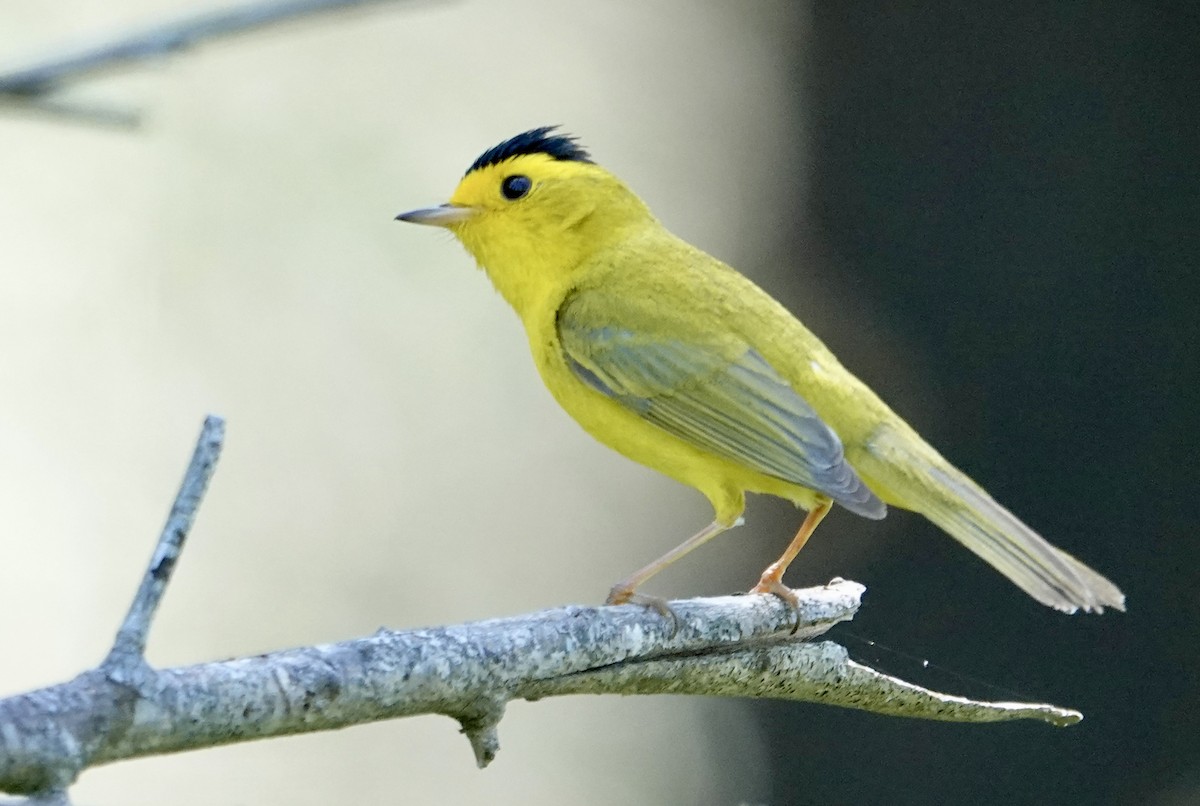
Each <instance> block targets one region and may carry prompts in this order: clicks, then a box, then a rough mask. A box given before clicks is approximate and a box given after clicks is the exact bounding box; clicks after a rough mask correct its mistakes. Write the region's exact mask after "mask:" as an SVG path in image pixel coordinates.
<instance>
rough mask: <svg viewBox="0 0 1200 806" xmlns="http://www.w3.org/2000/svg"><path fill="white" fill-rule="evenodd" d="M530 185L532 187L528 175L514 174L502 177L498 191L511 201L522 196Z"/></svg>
mask: <svg viewBox="0 0 1200 806" xmlns="http://www.w3.org/2000/svg"><path fill="white" fill-rule="evenodd" d="M531 187H533V182H530V181H529V177H528V176H521V175H520V174H516V175H514V176H506V177H505V178H504V181H503V182H501V183H500V192H501V193H503V194H504V198H506V199H509V200H510V201H511V200H512V199H519V198H521V197H522V196H524V195H525V194H526V193H528V192H529V189H530V188H531Z"/></svg>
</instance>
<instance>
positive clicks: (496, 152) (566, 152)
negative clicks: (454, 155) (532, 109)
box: [467, 126, 592, 174]
mask: <svg viewBox="0 0 1200 806" xmlns="http://www.w3.org/2000/svg"><path fill="white" fill-rule="evenodd" d="M557 128H558V126H541V127H539V128H537V129H530V130H529V131H527V132H522V133H521V134H518V135H517V136H516V137H512V138H510V139H508V140H505V141H504V142H503V143H501V144H500V145H498V146H493V147H492V148H489V149H488V150H487V151H485V152H483V153H482V154H480V155H479V159H477V160H475V161H474V162H473V163H471V167H470V168H468V169H467V173H468V174H469V173H471V172H472V171H477V170H479V169H480V168H486V167H488V166H489V165H497V164H499V163H501V162H504V161H505V160H510V159H512V158H513V157H520V156H523V155H525V154H545V155H546V156H548V157H552V158H553V159H556V160H569V161H572V162H591V161H592V156H591V154H588V153H587V151H586V150H584V148H583V147H582V146H580V145H579V143H578V142H577V141H576V140H575V138H574V137H572V136H571V135H569V134H554V133H553V132H554V130H555V129H557Z"/></svg>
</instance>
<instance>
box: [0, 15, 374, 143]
mask: <svg viewBox="0 0 1200 806" xmlns="http://www.w3.org/2000/svg"><path fill="white" fill-rule="evenodd" d="M391 1H393V0H273V2H258V3H248V4H246V5H243V6H238V7H235V8H230V9H224V10H220V11H209V12H205V13H202V14H194V15H190V16H187V17H183V18H181V19H177V20H173V21H171V22H166V23H161V24H159V25H155V26H152V27H149V28H146V29H143V30H141V31H136V32H133V33H127V34H122V35H119V36H116V37H113V38H110V39H104V40H101V41H99V42H95V43H92V44H88V45H82V46H77V47H73V48H69V49H66V50H64V51H63V52H61V53H59V54H56V55H54V56H49V57H46V58H44V59H41V60H38V61H35V62H34V63H32V64H30V65H27V66H24V67H19V68H15V69H13V70H9V71H8V72H5V73H0V103H5V104H7V105H9V106H17V107H21V108H25V109H32V110H35V111H42V112H47V113H50V114H55V115H67V116H73V117H77V118H83V119H87V120H89V121H90V122H94V123H109V124H118V125H133V124H136V123H137V114H136V113H133V112H130V111H128V110H114V109H106V108H103V107H95V106H79V105H75V104H64V103H60V102H55V101H53V100H51V99H49V98H48V96H49V95H51V94H52V93H54V92H55V91H57V90H59V89H61V88H62V87H63V85H64V84H66V83H68V82H70V81H78V80H81V79H84V78H88V77H91V76H93V75H95V74H96V73H99V72H102V71H107V70H114V69H116V68H119V67H124V66H127V65H129V64H134V63H137V62H143V61H149V60H151V59H161V58H166V57H167V56H169V55H171V54H173V53H176V52H179V51H183V50H187V49H188V48H191V47H194V46H195V45H198V44H200V43H201V42H204V41H205V40H208V39H216V38H218V37H225V36H230V35H233V34H241V33H247V32H249V31H253V30H256V29H258V28H264V27H266V26H268V25H273V24H276V23H280V22H284V21H286V20H290V19H294V18H298V17H303V16H308V15H312V14H318V13H327V12H332V11H342V10H345V9H349V8H354V7H359V6H368V5H374V4H377V3H382V2H391Z"/></svg>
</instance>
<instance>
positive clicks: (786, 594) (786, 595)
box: [750, 574, 800, 635]
mask: <svg viewBox="0 0 1200 806" xmlns="http://www.w3.org/2000/svg"><path fill="white" fill-rule="evenodd" d="M750 593H769V594H771V595H772V596H778V597H779V598H780V599H782V600H783V603H784V604H785V605H787V607H788V609H789V610H791V611H792V617H793V621H792V632H791V635H795V634H796V631H797V630H799V629H800V597H799V596H797V595H796V592H795V591H794V590H792V589H791V588H789V587H788V586H787V585H784V584H783V582H782V581H780V580H779V579H776V578H775V577H773V576H770V575H769V574H763V577H762V579H761V580H759V582H758V584H757V585H755V586H754V587H753V588H751V589H750Z"/></svg>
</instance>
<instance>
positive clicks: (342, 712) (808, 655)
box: [0, 418, 1082, 803]
mask: <svg viewBox="0 0 1200 806" xmlns="http://www.w3.org/2000/svg"><path fill="white" fill-rule="evenodd" d="M222 435H223V428H222V424H221V422H220V420H219V419H217V418H209V419H208V420H207V421H206V423H205V428H204V430H203V431H202V433H201V438H200V441H199V444H198V445H197V448H196V452H195V455H194V456H193V460H192V463H191V465H190V466H189V470H188V472H187V474H186V475H185V478H184V482H183V485H182V486H181V489H180V494H179V496H178V497H177V498H176V503H175V506H174V507H172V511H171V515H170V517H169V518H168V521H167V526H166V527H165V528H164V529H163V533H162V535H161V536H160V539H159V544H158V548H157V549H156V550H155V552H154V555H153V557H152V559H151V562H150V566H149V569H148V570H147V577H146V579H145V581H144V582H143V584H142V586H141V588H139V592H138V594H137V597H136V598H135V602H134V605H133V607H132V608H131V610H130V615H129V617H127V619H126V622H125V624H124V625H123V627H122V629H121V631H120V632H119V633H118V638H117V642H116V644H115V645H114V649H113V651H112V652H111V653H110V655H109V658H108V660H106V661H105V662H104V663H102V664H101V665H100V666H98V667H97V668H95V669H92V670H90V671H87V672H84V673H83V674H81V675H79V676H78V677H76V678H75V679H74V680H71V681H68V682H66V683H62V684H59V685H56V686H50V687H48V688H43V689H39V690H37V691H32V692H28V693H26V694H19V695H15V696H12V697H8V698H6V699H0V791H2V792H8V793H11V794H23V795H28V796H30V797H31V798H35V799H37V802H43V803H49V802H54V803H66V802H67V800H66V792H67V788H68V787H69V786H70V784H71V783H72V782H73V781H74V780H75V778H76V777H77V776H78V775H79V773H80V772H81V771H83V770H84V769H86V768H88V767H90V766H94V765H98V764H105V763H109V762H113V761H118V760H122V759H130V758H137V757H139V756H146V755H153V754H159V753H171V752H178V751H181V750H195V749H200V748H205V747H213V746H216V745H220V744H228V743H232V742H239V741H246V740H250V739H260V738H266V737H271V736H284V735H288V734H294V733H304V732H309V731H318V730H329V729H333V728H342V727H346V726H349V725H357V724H362V723H367V722H374V721H378V720H382V719H392V718H396V717H402V716H414V715H418V714H442V715H445V716H449V717H451V718H453V719H455V720H457V721H458V722H459V723H460V724H461V726H462V728H463V732H464V733H466V734H467V737H468V739H469V740H470V743H471V746H472V749H473V750H474V753H475V758H476V762H477V763H478V764H479V766H481V767H482V766H485V765H486V764H488V763H489V762H490V761H491V760H492V759H493V758H494V757H495V754H496V751H497V749H498V747H499V739H498V735H497V732H496V727H497V724H498V723H499V721H500V719H501V717H502V716H503V714H504V708H505V705H506V703H508V702H509V701H510V700H513V699H522V698H523V699H539V698H542V697H549V696H555V695H563V694H658V693H662V694H708V695H714V696H736V697H770V698H776V699H790V700H803V701H809V702H819V703H825V704H830V705H840V706H845V707H851V708H860V709H863V710H868V711H874V712H877V713H881V714H891V715H899V716H911V717H919V718H927V719H942V720H957V721H966V722H991V721H997V720H1004V719H1027V718H1032V719H1041V720H1044V721H1046V722H1050V723H1052V724H1056V725H1068V724H1072V723H1074V722H1077V721H1078V720H1079V719H1081V718H1082V717H1081V715H1080V714H1079V713H1077V712H1074V711H1069V710H1066V709H1061V708H1055V707H1053V706H1049V705H1038V704H1022V703H986V702H975V701H971V700H967V699H963V698H961V697H954V696H951V695H946V694H939V693H937V692H933V691H928V690H926V689H923V688H920V687H918V686H914V685H912V684H910V683H905V682H904V681H901V680H897V679H895V678H892V677H888V676H886V675H882V674H880V673H878V672H876V671H874V670H872V669H870V668H868V667H865V666H861V665H859V664H857V663H855V662H853V661H851V660H849V659H848V657H847V654H846V651H845V650H844V649H843V648H842V647H840V646H838V645H837V644H834V643H831V642H828V641H821V642H817V643H813V642H812V641H811V639H813V638H815V637H816V636H819V635H821V634H822V633H824V632H826V631H827V630H829V629H830V628H831V627H833V626H834V625H835V624H837V623H838V622H840V621H846V620H849V619H850V618H852V617H853V615H854V613H855V612H856V611H857V610H858V607H859V602H860V599H861V596H862V593H863V590H864V589H863V587H862V586H861V585H859V584H858V583H855V582H848V581H845V580H835V581H833V582H831V583H830V584H828V585H825V586H822V587H817V588H810V589H807V590H803V591H797V593H798V594H799V597H800V613H799V621H800V627H799V629H798V631H796V633H795V634H792V628H793V626H794V625H795V624H796V617H795V614H793V613H792V612H791V611H790V610H789V609H788V608H787V607H786V606H785V605H784V604H783V603H782V602H781V601H779V600H778V599H776V598H775V597H771V596H761V595H747V596H726V597H718V598H708V599H689V600H685V601H678V602H672V604H671V606H672V609H673V610H674V611H675V613H676V614H677V616H678V620H677V623H672V622H670V621H668V620H666V619H663V618H662V617H661V616H660V615H659V614H657V613H656V612H654V611H652V610H647V609H645V608H642V607H639V606H635V605H624V606H620V607H563V608H557V609H553V610H546V611H542V612H539V613H532V614H529V615H525V616H515V617H511V618H503V619H493V620H489V621H480V622H475V623H471V624H462V625H457V626H451V627H438V628H431V629H423V630H409V631H403V632H397V631H387V630H383V631H380V632H379V633H377V634H375V635H373V636H370V637H366V638H359V639H356V640H352V641H345V642H343V643H338V644H329V645H324V646H314V647H305V648H301V649H291V650H286V651H282V652H275V653H271V654H267V655H259V656H256V657H252V658H241V659H237V660H229V661H221V662H214V663H205V664H200V665H196V666H188V667H181V668H176V669H161V670H158V669H153V668H151V667H150V666H149V665H147V664H146V663H145V660H144V657H143V655H142V650H143V648H144V646H145V640H146V632H147V630H148V629H149V625H150V621H151V618H152V616H153V613H154V609H155V607H156V605H157V602H158V600H159V599H160V598H161V595H162V589H163V588H164V587H165V585H166V583H167V582H168V581H169V576H170V569H171V567H173V565H174V562H175V560H177V559H178V552H179V550H180V549H181V548H182V546H183V538H184V537H185V536H186V533H187V527H188V526H189V525H190V523H191V521H192V519H193V518H194V516H195V510H196V508H197V507H198V505H199V503H200V497H201V495H202V494H203V491H204V488H205V484H206V483H207V479H208V477H209V476H210V475H211V473H212V469H213V464H214V463H215V461H216V456H217V454H218V452H219V449H220V445H221V437H222ZM131 670H132V673H131ZM31 802H33V801H31Z"/></svg>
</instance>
